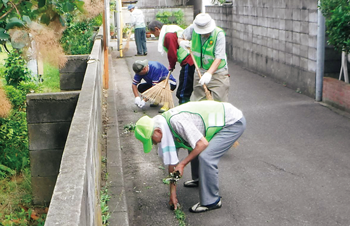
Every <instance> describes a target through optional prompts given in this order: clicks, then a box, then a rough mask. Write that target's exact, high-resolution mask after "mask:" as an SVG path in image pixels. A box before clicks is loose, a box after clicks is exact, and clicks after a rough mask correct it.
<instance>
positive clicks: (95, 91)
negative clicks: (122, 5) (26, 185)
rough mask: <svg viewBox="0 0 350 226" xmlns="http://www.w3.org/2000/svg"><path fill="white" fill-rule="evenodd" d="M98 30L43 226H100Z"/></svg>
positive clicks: (100, 65) (100, 49)
mask: <svg viewBox="0 0 350 226" xmlns="http://www.w3.org/2000/svg"><path fill="white" fill-rule="evenodd" d="M101 39H102V29H100V31H99V35H98V36H97V39H96V40H95V43H94V46H93V49H92V52H91V54H90V61H89V62H88V65H87V68H86V72H85V77H84V82H83V86H82V89H81V91H80V96H79V99H78V103H77V107H76V109H75V113H74V117H73V120H72V123H71V126H70V130H69V133H68V137H67V141H66V145H65V148H64V151H63V156H62V162H61V167H60V171H59V174H58V177H57V181H56V186H55V188H54V192H53V196H52V199H51V204H50V207H49V212H48V215H47V218H46V222H45V226H51V225H60V226H64V225H67V226H77V225H81V226H89V225H101V224H102V220H101V208H100V206H99V191H100V179H101V178H100V175H101V148H102V112H101V111H102V75H103V64H104V58H103V42H102V40H101Z"/></svg>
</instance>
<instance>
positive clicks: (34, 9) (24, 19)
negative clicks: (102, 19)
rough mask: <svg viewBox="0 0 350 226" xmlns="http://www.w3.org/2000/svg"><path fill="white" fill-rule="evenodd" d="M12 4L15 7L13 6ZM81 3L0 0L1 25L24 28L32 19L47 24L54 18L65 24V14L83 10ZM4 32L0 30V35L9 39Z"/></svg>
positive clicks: (58, 0)
mask: <svg viewBox="0 0 350 226" xmlns="http://www.w3.org/2000/svg"><path fill="white" fill-rule="evenodd" d="M14 5H15V6H16V9H14V8H13V7H14ZM83 5H84V1H83V0H71V1H67V0H27V1H22V0H13V1H7V0H2V1H0V8H1V9H2V11H1V14H0V17H3V18H2V24H1V27H2V28H4V29H5V30H8V29H11V28H14V27H25V28H26V27H28V25H29V24H30V22H31V21H34V20H35V21H40V22H41V23H43V24H46V25H48V24H50V23H51V22H52V21H55V20H56V19H58V20H59V21H60V22H61V23H62V25H65V21H66V16H67V15H69V13H73V12H75V11H80V12H83V11H84V10H83ZM1 33H2V34H3V35H1ZM4 34H5V33H4V32H2V31H0V36H2V37H5V38H6V39H5V41H7V40H9V37H8V36H6V35H4ZM18 47H22V45H19V46H18Z"/></svg>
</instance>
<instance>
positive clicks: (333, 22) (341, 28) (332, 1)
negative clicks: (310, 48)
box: [319, 0, 350, 82]
mask: <svg viewBox="0 0 350 226" xmlns="http://www.w3.org/2000/svg"><path fill="white" fill-rule="evenodd" d="M319 7H320V9H321V11H322V14H323V15H324V17H325V18H326V27H327V31H326V32H327V36H328V43H329V44H331V45H333V46H334V48H335V49H336V50H339V51H341V52H342V67H341V70H340V76H339V79H340V78H341V75H342V72H344V80H345V82H349V78H348V70H347V59H346V58H347V55H348V54H349V53H350V1H349V0H321V4H320V6H319Z"/></svg>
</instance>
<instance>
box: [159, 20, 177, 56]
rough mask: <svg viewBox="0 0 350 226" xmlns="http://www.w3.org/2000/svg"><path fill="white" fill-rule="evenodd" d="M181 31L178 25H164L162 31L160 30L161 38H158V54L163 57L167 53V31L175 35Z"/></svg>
mask: <svg viewBox="0 0 350 226" xmlns="http://www.w3.org/2000/svg"><path fill="white" fill-rule="evenodd" d="M179 29H181V27H179V26H177V25H163V27H162V29H161V30H160V33H159V38H158V52H160V53H161V55H164V53H165V50H164V47H163V43H164V37H165V35H166V32H165V31H168V32H172V33H174V32H176V31H178V30H179Z"/></svg>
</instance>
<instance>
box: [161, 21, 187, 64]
mask: <svg viewBox="0 0 350 226" xmlns="http://www.w3.org/2000/svg"><path fill="white" fill-rule="evenodd" d="M171 26H176V25H171ZM176 27H177V30H176V31H175V32H176V35H177V37H179V36H181V35H182V33H183V31H184V30H183V29H182V28H181V27H179V26H176ZM169 28H170V27H169V26H166V29H165V35H166V34H167V33H169V32H171V33H174V30H170V29H169ZM165 35H164V37H165ZM163 48H164V50H165V52H168V49H167V48H165V47H164V40H163ZM188 55H189V53H188V51H187V50H185V49H184V48H182V47H181V46H179V48H178V49H177V62H179V63H181V62H182V61H183V60H184V59H186V57H187V56H188Z"/></svg>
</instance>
